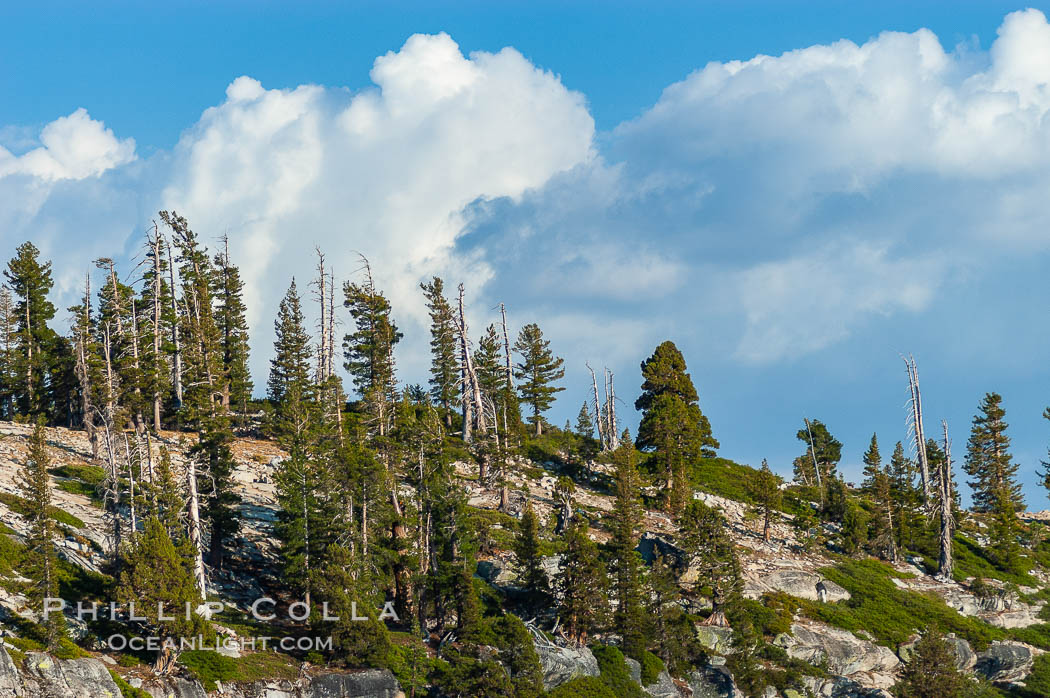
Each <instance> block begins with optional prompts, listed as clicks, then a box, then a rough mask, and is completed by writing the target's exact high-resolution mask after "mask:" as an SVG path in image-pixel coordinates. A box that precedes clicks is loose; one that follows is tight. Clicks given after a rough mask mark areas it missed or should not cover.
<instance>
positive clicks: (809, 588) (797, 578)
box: [744, 569, 850, 602]
mask: <svg viewBox="0 0 1050 698" xmlns="http://www.w3.org/2000/svg"><path fill="white" fill-rule="evenodd" d="M772 591H782V592H784V593H786V594H791V595H792V596H797V597H799V598H800V599H808V600H810V601H824V602H834V601H847V600H849V597H850V595H849V592H848V591H846V590H845V589H843V588H842V587H841V586H839V585H838V584H836V583H835V582H832V581H831V580H828V579H824V578H823V577H821V576H820V575H819V574H817V573H816V572H808V571H806V570H801V569H785V570H779V571H776V572H771V573H769V574H763V575H761V576H754V577H750V578H748V579H747V580H746V581H745V583H744V596H746V597H747V598H750V599H757V598H759V597H760V596H762V594H765V593H767V592H772Z"/></svg>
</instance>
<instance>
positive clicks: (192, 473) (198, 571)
mask: <svg viewBox="0 0 1050 698" xmlns="http://www.w3.org/2000/svg"><path fill="white" fill-rule="evenodd" d="M186 484H187V488H188V489H189V493H190V502H189V514H190V521H189V528H190V545H192V546H193V581H194V584H195V585H196V586H197V592H198V593H199V594H200V597H201V598H202V599H207V598H208V589H207V580H206V578H205V575H204V543H203V542H202V535H201V513H200V496H199V495H198V490H197V462H196V460H195V459H193V458H190V459H189V460H188V461H187V463H186Z"/></svg>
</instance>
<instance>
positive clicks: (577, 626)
mask: <svg viewBox="0 0 1050 698" xmlns="http://www.w3.org/2000/svg"><path fill="white" fill-rule="evenodd" d="M559 572H560V573H559V580H558V582H559V587H560V588H561V592H562V602H561V617H562V618H563V619H564V621H565V632H566V634H567V635H568V636H569V638H571V639H572V640H574V641H576V642H579V643H581V644H586V642H587V636H588V635H590V634H592V633H594V631H595V630H597V629H598V628H599V627H601V625H602V623H603V622H604V620H605V615H606V610H607V607H606V598H607V592H606V582H607V579H608V577H607V576H606V573H605V569H604V567H603V566H602V564H601V560H600V559H599V558H598V546H597V545H595V543H594V541H592V540H591V539H590V537H588V535H587V524H586V522H584V521H581V520H579V519H573V520H572V521H570V522H569V526H568V528H567V529H566V531H565V554H564V556H563V557H562V560H561V564H560V570H559Z"/></svg>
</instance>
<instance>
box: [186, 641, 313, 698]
mask: <svg viewBox="0 0 1050 698" xmlns="http://www.w3.org/2000/svg"><path fill="white" fill-rule="evenodd" d="M179 664H181V665H182V666H184V667H186V669H187V671H189V672H190V673H191V674H193V676H194V677H195V678H196V679H197V680H198V681H200V682H201V684H202V685H203V686H204V689H205V690H206V691H214V690H215V689H216V684H215V682H216V681H223V682H226V681H261V680H266V679H294V678H296V677H297V676H298V675H299V662H297V661H295V660H294V659H293V658H291V657H289V656H288V655H286V654H280V653H277V652H253V653H251V654H246V655H244V656H242V657H240V658H238V659H234V658H233V657H227V656H224V655H221V654H219V653H218V652H213V651H211V650H188V651H186V652H183V653H181V654H180V655H179Z"/></svg>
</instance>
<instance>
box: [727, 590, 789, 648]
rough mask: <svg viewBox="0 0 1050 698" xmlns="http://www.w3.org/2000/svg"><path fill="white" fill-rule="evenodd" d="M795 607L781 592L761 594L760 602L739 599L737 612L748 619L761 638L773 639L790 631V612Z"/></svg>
mask: <svg viewBox="0 0 1050 698" xmlns="http://www.w3.org/2000/svg"><path fill="white" fill-rule="evenodd" d="M795 607H797V604H795V603H794V602H793V601H792V599H791V597H790V596H788V595H787V594H784V593H783V592H774V593H771V594H763V595H762V599H761V600H758V601H756V600H754V599H740V600H739V601H738V602H737V611H738V612H739V613H743V614H744V615H746V616H747V617H748V619H749V620H750V622H751V624H752V626H753V627H754V629H755V630H756V631H757V632H759V633H761V635H762V636H764V637H768V638H774V637H776V636H777V635H779V634H781V633H786V632H790V631H791V619H792V610H793V609H794V608H795Z"/></svg>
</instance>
